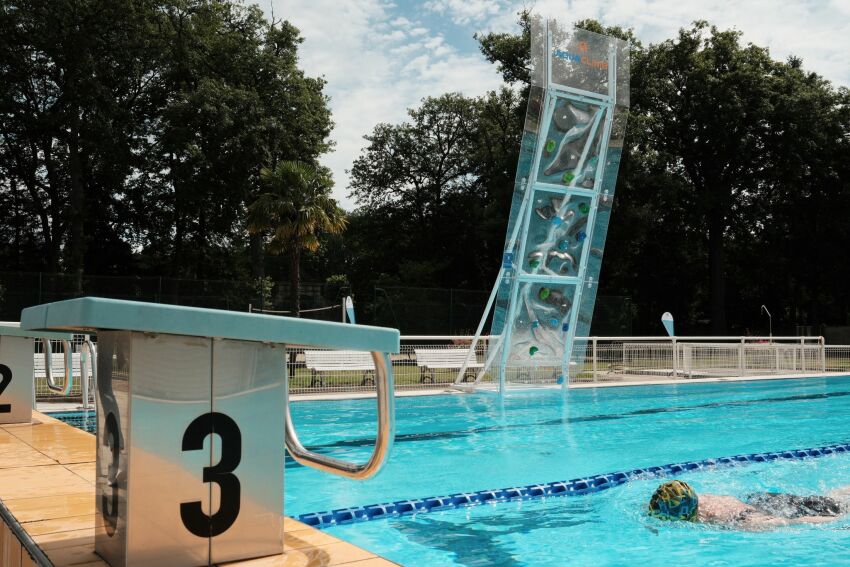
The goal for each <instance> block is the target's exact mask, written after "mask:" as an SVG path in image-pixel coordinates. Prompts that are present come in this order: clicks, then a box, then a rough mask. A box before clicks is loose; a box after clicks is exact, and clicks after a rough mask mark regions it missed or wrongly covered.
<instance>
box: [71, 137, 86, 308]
mask: <svg viewBox="0 0 850 567" xmlns="http://www.w3.org/2000/svg"><path fill="white" fill-rule="evenodd" d="M68 161H69V165H70V167H69V172H70V175H71V195H70V198H69V200H68V201H69V204H70V211H69V213H70V214H69V215H68V222H69V223H70V225H71V226H70V227H69V229H70V230H69V236H70V238H69V243H68V248H69V250H68V271H69V272H71V274H72V275H73V277H74V293H75V295H78V296H79V295H82V293H83V262H84V258H85V251H86V242H85V229H84V226H83V225H84V223H85V205H86V199H85V186H84V184H83V179H82V177H83V168H82V163H81V157H80V140H79V135H78V133H77V131H76V128H74V129H72V131H71V137H70V140H69V143H68Z"/></svg>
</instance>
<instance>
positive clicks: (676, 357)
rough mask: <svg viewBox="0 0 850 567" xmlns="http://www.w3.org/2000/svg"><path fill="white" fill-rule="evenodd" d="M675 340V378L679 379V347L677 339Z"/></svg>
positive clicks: (674, 338)
mask: <svg viewBox="0 0 850 567" xmlns="http://www.w3.org/2000/svg"><path fill="white" fill-rule="evenodd" d="M672 339H673V378H678V377H679V345H678V343H677V342H676V337H672Z"/></svg>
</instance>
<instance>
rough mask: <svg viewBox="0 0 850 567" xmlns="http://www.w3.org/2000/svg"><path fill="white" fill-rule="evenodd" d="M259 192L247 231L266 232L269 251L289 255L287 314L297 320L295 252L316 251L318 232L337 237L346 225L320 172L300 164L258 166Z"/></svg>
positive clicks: (298, 260)
mask: <svg viewBox="0 0 850 567" xmlns="http://www.w3.org/2000/svg"><path fill="white" fill-rule="evenodd" d="M260 180H261V181H262V183H263V186H264V188H265V192H264V193H262V194H260V196H259V197H257V200H256V201H254V202H253V203H252V204H251V206H249V207H248V230H249V231H251V232H253V233H263V234H267V233H271V235H272V238H271V242H270V243H269V252H270V253H272V254H280V253H282V252H289V258H290V284H291V289H292V313H293V315H294V316H295V317H300V316H301V299H300V297H299V294H298V289H299V287H300V284H301V251H302V250H307V251H309V252H315V251H316V250H318V249H319V245H320V240H319V236H320V234H322V233H329V234H339V233H341V232H342V231H343V230H345V227H346V225H347V224H348V221H347V220H346V218H345V211H343V210H342V209H340V208H339V206H338V205H337V202H336V200H335V199H334V198H333V197H331V187H333V181H332V180H331V176H330V173H329V172H328V170H327V169H326V168H323V167H316V166H315V165H313V164H309V163H304V162H300V161H283V162H280V163H279V164H277V166H276V167H275V168H274V169H269V168H263V169H262V170H261V171H260Z"/></svg>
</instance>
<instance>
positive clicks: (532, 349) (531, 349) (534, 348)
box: [528, 346, 540, 356]
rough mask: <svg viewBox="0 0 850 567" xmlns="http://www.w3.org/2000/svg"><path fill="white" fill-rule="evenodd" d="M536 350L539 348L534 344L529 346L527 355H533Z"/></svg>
mask: <svg viewBox="0 0 850 567" xmlns="http://www.w3.org/2000/svg"><path fill="white" fill-rule="evenodd" d="M538 350H540V349H539V348H537V347H536V346H533V347H531V348H530V349H528V355H529V356H534V353H536V352H537V351H538Z"/></svg>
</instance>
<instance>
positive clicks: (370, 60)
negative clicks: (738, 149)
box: [264, 0, 850, 208]
mask: <svg viewBox="0 0 850 567" xmlns="http://www.w3.org/2000/svg"><path fill="white" fill-rule="evenodd" d="M264 2H265V5H266V6H269V2H271V3H273V5H274V11H275V15H276V17H278V18H284V19H288V20H290V21H292V22H293V23H294V24H295V25H296V26H298V28H299V29H300V30H301V33H302V35H303V36H304V38H305V42H304V44H302V47H301V63H302V67H303V68H304V69H305V70H306V71H307V72H308V73H309V74H311V75H323V76H324V77H325V79H327V81H328V85H327V87H326V89H327V93H328V94H329V95H330V96H331V98H332V100H331V109H332V111H333V115H334V120H335V122H336V128H335V129H334V131H333V133H332V138H333V139H334V140H335V141H336V143H337V147H336V150H335V151H334V152H333V153H331V154H329V155H328V156H326V157H325V158H324V159H323V161H324V163H325V164H326V165H328V166H329V167H330V168H331V169H332V170H333V172H334V178H335V180H336V184H337V185H336V189H335V195H336V197H337V198H338V199H339V200H340V202H341V203H342V204H343V206H345V207H346V208H351V207H353V206H354V203H352V201H351V200H350V199H349V198H348V197H347V193H348V188H347V187H348V176H347V175H346V174H345V170H346V169H350V167H351V164H352V162H353V160H354V159H355V158H356V157H357V156H358V155H359V154H360V151H361V149H362V148H363V147H364V145H365V143H364V140H363V135H364V134H367V133H369V132H371V131H372V129H373V128H374V126H375V125H376V124H377V123H379V122H390V123H396V122H400V121H402V120H404V119H405V118H406V109H407V108H409V107H412V106H416V105H417V104H418V103H419V101H420V100H421V99H422V98H423V97H426V96H436V95H440V94H442V93H445V92H450V91H459V92H462V93H464V94H467V95H478V94H482V93H484V92H486V91H487V90H489V89H493V88H496V87H498V85H499V83H500V79H499V77H498V76H497V74H496V71H495V66H494V65H491V64H489V63H487V62H486V61H484V59H483V58H482V57H481V55H480V54H479V53H478V52H477V51H475V50H474V48H472V47H470V46H468V45H467V46H466V47H465V48H464V51H463V52H461V51H459V50H458V49H457V47H456V46H455V45H454V44H453V43H452V41H451V40H450V39H447V38H452V37H456V36H453V35H452V33H454V32H457V31H458V30H457V29H454V28H452V27H451V26H460V28H461V33H462V34H466V35H467V37H468V36H469V35H471V34H472V33H473V32H474V31H477V30H495V31H514V30H516V27H515V26H516V13H517V12H518V11H519V10H520V9H521V8H522V7H523V6H532V7H533V9H534V11H536V12H539V13H542V14H545V15H548V16H551V17H555V18H559V19H562V20H569V21H576V20H579V19H583V18H595V19H598V20H600V21H602V22H603V23H604V24H607V25H619V26H623V27H633V28H634V29H635V32H636V34H637V36H638V37H639V38H640V39H641V40H642V41H643V42H644V43H645V44H646V43H653V42H657V41H661V40H664V39H667V38H670V37H674V36H675V35H676V33H677V32H678V29H679V28H680V27H683V26H688V25H690V23H691V22H692V21H694V20H697V19H705V20H708V21H709V22H711V23H712V24H715V25H717V26H718V27H720V28H721V29H728V28H735V29H738V30H741V31H742V32H743V34H744V41H749V42H752V43H755V44H757V45H763V46H767V47H769V48H770V50H771V54H772V55H773V57H775V58H778V59H785V58H786V57H788V56H789V55H792V54H793V55H797V56H799V57H802V58H803V60H804V65H805V68H806V69H808V70H811V71H815V72H817V73H820V74H821V75H823V76H825V77H826V78H828V79H830V80H831V81H833V82H834V83H836V84H840V85H850V66H848V65H847V63H846V55H845V54H846V53H847V52H850V0H820V1H815V0H809V1H803V2H781V3H780V2H777V1H775V0H747V1H746V2H741V1H740V0H533V1H531V2H529V1H528V0H429V1H428V2H426V3H424V4H418V5H416V4H414V6H413V7H410V6H408V7H406V8H404V9H402V8H400V7H399V6H398V5H396V4H394V3H393V2H392V0H357V1H356V2H339V1H338V0H264ZM434 16H436V17H437V18H436V19H437V20H445V24H446V25H445V26H442V25H440V28H439V29H434V24H433V21H434V19H435V18H434ZM423 17H429V19H428V20H427V21H423V20H422V19H421V18H423Z"/></svg>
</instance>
